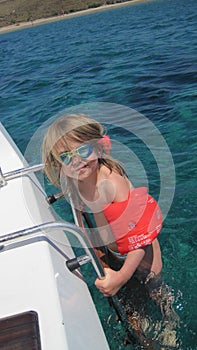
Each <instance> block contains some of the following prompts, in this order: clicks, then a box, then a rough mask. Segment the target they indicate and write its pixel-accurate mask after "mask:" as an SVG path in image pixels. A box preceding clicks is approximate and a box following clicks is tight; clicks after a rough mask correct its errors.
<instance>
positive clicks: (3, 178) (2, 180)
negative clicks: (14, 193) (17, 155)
mask: <svg viewBox="0 0 197 350" xmlns="http://www.w3.org/2000/svg"><path fill="white" fill-rule="evenodd" d="M42 169H43V164H36V165H32V166H28V167H25V168H21V169H16V170H12V171H9V172H8V173H4V174H3V172H2V170H1V168H0V187H3V186H5V185H6V184H7V182H8V181H9V180H12V179H15V178H17V177H21V176H24V175H27V174H30V173H35V172H36V171H39V170H42Z"/></svg>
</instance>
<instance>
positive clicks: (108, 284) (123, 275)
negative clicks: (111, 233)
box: [95, 249, 145, 297]
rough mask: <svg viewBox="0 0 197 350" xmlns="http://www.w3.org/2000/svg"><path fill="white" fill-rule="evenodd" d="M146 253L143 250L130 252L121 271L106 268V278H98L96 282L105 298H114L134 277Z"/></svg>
mask: <svg viewBox="0 0 197 350" xmlns="http://www.w3.org/2000/svg"><path fill="white" fill-rule="evenodd" d="M144 255H145V252H144V250H143V249H137V250H133V251H132V252H129V253H128V255H127V257H126V260H125V262H124V264H123V266H122V268H121V269H120V270H119V271H114V270H112V269H110V268H105V269H104V270H105V278H104V279H99V278H97V279H96V281H95V285H96V287H97V288H98V289H99V290H100V292H101V293H103V294H104V295H105V296H107V297H109V296H113V295H115V294H116V293H117V292H118V290H119V289H120V288H121V287H122V286H123V285H124V284H125V283H126V282H127V281H128V280H129V279H130V278H131V277H132V275H133V274H134V272H135V271H136V269H137V267H138V266H139V265H140V262H141V261H142V259H143V257H144Z"/></svg>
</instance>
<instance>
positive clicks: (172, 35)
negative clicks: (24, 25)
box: [0, 0, 197, 350]
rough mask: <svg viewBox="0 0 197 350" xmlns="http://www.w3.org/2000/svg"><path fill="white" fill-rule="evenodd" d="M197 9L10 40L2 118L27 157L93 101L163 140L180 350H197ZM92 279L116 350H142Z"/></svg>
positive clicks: (116, 15) (47, 29)
mask: <svg viewBox="0 0 197 350" xmlns="http://www.w3.org/2000/svg"><path fill="white" fill-rule="evenodd" d="M196 5H197V3H196V1H195V0H187V1H186V0H179V1H178V0H171V1H170V0H166V1H164V0H156V1H150V2H145V3H140V4H134V5H132V6H125V7H122V8H117V9H113V10H106V11H102V12H98V13H94V14H89V15H85V16H78V17H74V18H70V19H66V20H65V21H60V22H54V23H50V24H45V25H42V26H32V27H31V28H28V29H25V30H19V31H16V32H12V33H5V34H1V36H0V81H1V84H0V103H1V105H0V118H1V122H2V123H3V125H4V126H5V127H6V128H7V130H8V131H9V133H10V134H11V136H12V137H13V138H14V140H15V142H16V143H17V145H18V146H19V148H20V149H21V150H22V152H23V153H24V152H25V150H26V147H27V144H28V142H29V140H30V138H31V137H32V135H33V134H34V133H35V131H36V130H37V128H38V127H39V126H41V125H42V124H43V123H44V122H45V121H46V120H48V118H50V117H51V116H53V115H55V114H56V113H58V112H59V111H61V110H62V109H65V108H68V107H72V106H76V105H84V104H86V103H95V102H105V103H113V104H120V105H124V106H127V107H130V108H133V109H135V110H137V111H138V112H140V113H142V114H143V115H145V116H146V117H147V118H149V120H150V121H152V122H153V123H154V124H155V126H156V127H157V128H158V129H159V131H160V132H161V133H162V135H163V137H164V139H165V140H166V142H167V144H168V146H169V149H170V151H171V154H172V157H173V160H174V164H175V170H176V188H175V196H174V199H173V202H172V205H171V209H170V211H169V213H168V215H167V218H166V220H165V224H164V228H163V230H162V233H161V235H160V243H161V248H162V253H163V261H164V276H165V279H166V280H167V282H168V283H169V284H170V285H171V286H172V288H173V289H174V294H175V309H176V311H177V313H178V314H179V316H180V320H181V321H180V329H179V331H178V337H179V344H181V345H177V349H184V350H186V349H187V350H190V349H193V350H194V349H197V342H196V329H197V324H196V319H197V314H196V307H194V306H195V305H196V287H197V286H196V242H195V234H196V231H197V229H196V210H195V209H196V170H197V162H196V150H197V143H196V126H197V125H196V113H195V109H196V91H197V83H196V76H197V74H196V61H197V60H196V58H197V57H196V32H197V31H196V29H197V28H196V27H197V25H196V23H197V22H196V19H197V18H196V15H195V14H196V13H197V11H196V7H197V6H196ZM115 132H116V133H117V135H116V136H117V137H119V139H120V140H121V142H123V143H125V144H126V145H127V146H129V147H130V148H131V149H133V150H134V152H135V154H137V155H138V156H139V157H140V159H141V162H142V163H144V164H146V168H147V174H148V180H149V184H150V187H151V188H152V190H153V192H154V191H156V188H157V185H158V180H157V177H158V172H157V171H156V168H154V167H153V166H152V160H151V161H150V158H149V156H148V155H147V153H146V152H143V149H142V148H141V147H139V146H138V144H137V142H135V140H133V139H132V142H131V136H130V134H129V133H126V132H125V133H124V134H122V135H120V133H118V130H115ZM121 132H122V131H121ZM131 168H132V165H131ZM167 173H168V166H166V174H167ZM58 206H59V209H60V211H63V210H64V209H63V205H62V204H61V203H60V204H58ZM87 273H89V272H87ZM88 281H89V285H90V289H91V292H92V294H93V296H94V300H95V302H96V305H97V308H98V310H99V313H100V317H101V319H102V322H103V325H104V328H105V331H106V334H107V338H108V341H109V344H110V348H111V349H112V350H116V349H125V348H128V349H137V345H128V346H127V347H126V346H125V345H124V343H123V338H124V332H123V329H122V327H121V324H119V323H118V322H116V320H115V317H114V314H113V311H112V309H111V308H110V307H109V305H108V303H107V301H106V300H105V299H104V298H103V297H102V296H101V295H100V294H99V293H98V292H97V291H96V290H95V288H94V287H93V278H92V277H91V273H90V276H88Z"/></svg>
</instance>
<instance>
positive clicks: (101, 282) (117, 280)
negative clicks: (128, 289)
mask: <svg viewBox="0 0 197 350" xmlns="http://www.w3.org/2000/svg"><path fill="white" fill-rule="evenodd" d="M104 271H105V278H103V279H99V278H97V279H96V281H95V286H96V287H97V288H98V289H99V290H100V292H101V293H103V295H104V296H106V297H110V296H113V295H115V294H116V293H117V292H118V291H119V289H120V288H121V287H122V286H123V284H124V283H125V282H126V281H123V278H122V275H121V271H114V270H112V269H110V268H104Z"/></svg>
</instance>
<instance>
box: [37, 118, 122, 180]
mask: <svg viewBox="0 0 197 350" xmlns="http://www.w3.org/2000/svg"><path fill="white" fill-rule="evenodd" d="M104 134H105V128H104V126H103V125H101V124H100V123H99V122H97V121H96V120H94V119H92V118H90V117H89V116H87V115H85V114H67V115H64V116H62V117H60V118H59V119H57V120H56V121H55V122H54V123H53V124H52V125H51V126H50V127H49V128H48V130H47V132H46V134H45V137H44V140H43V145H42V161H43V164H44V171H45V173H46V175H47V177H48V178H49V180H50V181H51V183H52V184H54V185H55V186H57V187H60V172H61V167H62V161H61V158H60V157H59V154H58V151H57V146H56V144H57V142H58V140H61V143H62V145H63V146H64V147H65V151H70V148H69V142H71V141H75V142H82V143H84V142H87V141H88V142H91V141H92V140H93V141H94V142H95V141H96V140H100V139H102V137H103V135H104ZM97 147H99V148H100V149H101V148H102V152H101V154H102V155H101V157H99V158H98V162H99V164H100V165H101V164H104V165H105V166H106V167H108V168H109V169H110V171H112V170H114V171H116V172H118V173H119V174H120V175H122V176H123V175H124V174H125V172H124V170H123V167H122V165H120V163H119V162H118V161H116V160H115V159H113V158H112V157H111V156H110V155H109V154H106V152H105V148H104V146H102V144H99V145H97ZM69 183H70V181H69Z"/></svg>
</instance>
